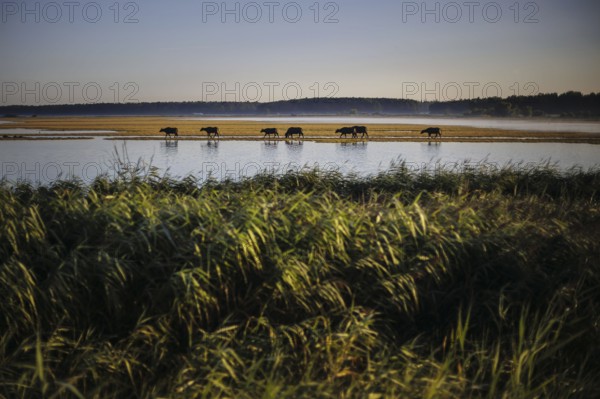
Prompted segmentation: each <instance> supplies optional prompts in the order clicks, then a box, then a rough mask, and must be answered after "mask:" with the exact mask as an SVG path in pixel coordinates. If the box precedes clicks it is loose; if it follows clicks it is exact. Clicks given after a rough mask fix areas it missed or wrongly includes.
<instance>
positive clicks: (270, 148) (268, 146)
mask: <svg viewBox="0 0 600 399" xmlns="http://www.w3.org/2000/svg"><path fill="white" fill-rule="evenodd" d="M278 147H279V141H277V140H265V142H264V143H263V145H262V153H263V155H265V156H272V155H275V154H276V153H277V150H278Z"/></svg>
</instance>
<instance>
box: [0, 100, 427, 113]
mask: <svg viewBox="0 0 600 399" xmlns="http://www.w3.org/2000/svg"><path fill="white" fill-rule="evenodd" d="M425 112H427V105H425V104H422V103H420V102H418V101H414V100H401V99H388V98H307V99H298V100H288V101H277V102H271V103H257V102H156V103H124V104H110V103H101V104H69V105H44V106H21V105H19V106H5V107H0V115H5V116H11V115H40V116H43V115H193V114H204V115H277V114H285V115H290V114H297V115H307V114H311V115H315V114H318V115H340V114H342V115H347V114H388V115H410V114H418V113H425Z"/></svg>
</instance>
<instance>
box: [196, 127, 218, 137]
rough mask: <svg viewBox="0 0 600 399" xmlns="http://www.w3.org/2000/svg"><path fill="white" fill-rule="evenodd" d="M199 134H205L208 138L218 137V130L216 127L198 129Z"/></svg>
mask: <svg viewBox="0 0 600 399" xmlns="http://www.w3.org/2000/svg"><path fill="white" fill-rule="evenodd" d="M200 131H201V132H206V134H207V136H208V138H211V137H219V128H218V127H203V128H202V129H200Z"/></svg>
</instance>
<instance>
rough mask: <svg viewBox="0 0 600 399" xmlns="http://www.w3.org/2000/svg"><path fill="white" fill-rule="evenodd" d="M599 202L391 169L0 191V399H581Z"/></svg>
mask: <svg viewBox="0 0 600 399" xmlns="http://www.w3.org/2000/svg"><path fill="white" fill-rule="evenodd" d="M148 172H150V173H148ZM599 192H600V172H598V171H597V170H596V171H590V172H570V173H568V174H566V175H565V174H560V173H557V172H556V171H554V170H552V169H547V168H546V169H545V168H532V169H521V170H519V171H516V170H510V169H504V170H498V171H494V172H485V173H484V172H477V171H465V172H463V173H451V172H444V171H438V172H437V173H436V174H434V175H432V174H420V173H416V172H411V171H410V170H408V169H407V168H405V167H404V166H403V165H398V166H397V167H396V168H394V169H393V170H391V171H389V172H387V173H382V174H380V175H378V176H376V177H374V178H371V179H369V180H363V179H359V178H344V177H342V176H340V175H338V174H336V173H329V174H320V173H318V172H316V171H313V172H310V171H309V172H304V173H290V174H287V175H284V176H282V177H279V178H276V177H274V176H272V175H260V176H257V177H255V178H252V179H249V180H246V181H243V182H241V183H232V182H224V183H217V182H210V183H208V184H206V185H204V186H201V187H199V186H198V184H197V182H196V181H194V180H193V179H192V178H188V179H184V180H178V181H175V180H170V179H168V178H165V177H159V176H158V175H157V174H154V173H152V172H151V171H143V170H127V169H124V170H123V171H122V173H121V175H120V176H119V178H117V179H116V180H104V179H99V180H97V181H96V182H95V183H93V184H91V185H90V186H89V187H87V186H83V185H80V184H78V183H76V182H63V183H57V184H55V185H53V186H51V187H40V188H33V187H31V186H29V185H26V184H21V185H17V186H14V187H11V186H8V185H0V262H1V265H0V297H1V298H2V301H0V397H6V398H31V397H85V398H124V397H139V398H155V397H171V398H191V397H209V398H212V397H228V398H249V399H250V398H287V397H289V398H292V397H294V398H297V397H307V398H314V397H322V398H339V397H344V398H370V399H378V398H389V397H401V398H437V397H443V398H464V397H481V398H539V397H552V398H560V397H580V398H592V397H598V396H599V395H600V388H599V386H598V381H599V380H600V348H599V347H598V342H600V307H599V306H598V304H599V303H600V291H599V290H598V287H599V286H600V263H598V258H599V257H600V211H599V210H600V207H599V206H598V205H599V203H598V201H599V197H598V193H599Z"/></svg>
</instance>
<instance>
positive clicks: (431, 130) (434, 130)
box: [421, 127, 442, 138]
mask: <svg viewBox="0 0 600 399" xmlns="http://www.w3.org/2000/svg"><path fill="white" fill-rule="evenodd" d="M425 133H427V134H428V135H429V138H431V136H433V137H434V138H435V137H442V129H440V128H439V127H428V128H427V129H424V130H421V134H425Z"/></svg>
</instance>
